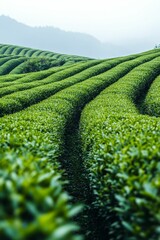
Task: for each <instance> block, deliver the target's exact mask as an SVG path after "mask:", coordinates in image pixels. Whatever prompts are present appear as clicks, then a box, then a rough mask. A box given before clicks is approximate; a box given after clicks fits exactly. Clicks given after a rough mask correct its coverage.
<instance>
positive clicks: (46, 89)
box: [0, 57, 141, 116]
mask: <svg viewBox="0 0 160 240" xmlns="http://www.w3.org/2000/svg"><path fill="white" fill-rule="evenodd" d="M130 58H131V59H132V57H124V58H122V59H121V60H120V59H118V60H112V61H109V62H108V61H107V62H106V64H100V63H101V62H103V61H100V60H93V61H89V62H88V63H83V64H79V65H78V66H75V67H73V69H74V71H73V69H72V68H69V69H67V70H66V71H63V72H60V73H57V74H58V75H57V74H55V75H53V76H54V77H53V80H52V81H58V80H60V77H62V78H61V79H63V78H65V79H64V80H61V81H60V82H53V83H50V84H47V85H46V86H43V85H42V86H39V87H35V88H33V89H29V90H24V91H20V92H15V93H12V94H10V95H6V96H4V97H3V98H1V99H0V115H1V116H3V115H4V114H10V113H13V112H16V111H20V110H22V109H23V108H26V107H28V106H30V105H32V104H35V103H37V102H39V101H42V100H44V99H46V98H48V97H50V96H51V95H53V94H55V93H56V92H58V91H60V90H62V89H64V88H66V87H69V86H71V85H73V84H76V83H78V82H80V81H84V80H85V79H87V78H89V77H92V76H94V75H97V74H98V72H99V73H101V72H104V71H105V70H107V69H110V68H112V66H113V67H114V66H115V65H116V64H118V63H119V62H124V61H126V60H127V59H130ZM133 61H135V60H133ZM137 61H138V60H137ZM140 63H141V61H138V62H136V63H135V62H133V64H130V61H128V62H126V63H121V64H119V65H118V66H117V67H114V68H113V69H111V70H108V71H107V72H105V73H102V74H99V75H98V76H96V77H93V79H94V78H95V79H97V78H98V80H99V81H100V80H102V81H106V78H107V76H108V75H109V77H110V78H111V79H109V82H112V83H113V82H115V81H116V80H117V79H118V78H119V77H121V76H122V75H124V74H126V73H127V72H128V71H130V70H131V69H132V68H133V67H134V66H135V64H136V65H137V64H140ZM124 64H125V65H124ZM128 64H129V66H128ZM93 65H94V67H93ZM96 65H98V66H96ZM121 65H122V66H123V67H122V66H121ZM132 65H133V66H132ZM89 66H90V67H91V66H92V68H89ZM99 66H100V67H99ZM71 69H72V70H71ZM80 69H81V71H82V69H86V71H83V72H81V73H79V74H77V75H74V76H72V77H69V76H70V75H73V73H76V72H79V71H80ZM115 71H117V72H116V76H115ZM64 72H65V73H64ZM111 76H112V77H111ZM67 77H68V78H67ZM49 78H50V77H49ZM66 78H67V79H66ZM107 81H108V80H107ZM33 84H34V83H33ZM37 84H39V82H38V83H37ZM26 86H27V85H26ZM19 87H20V88H21V86H19ZM22 87H24V88H25V85H23V86H22ZM13 88H14V86H13ZM14 90H15V89H14ZM7 91H8V92H5V89H4V92H5V93H6V94H7V93H9V92H10V91H11V88H10V89H7ZM5 93H4V94H5ZM1 94H3V89H2V88H1Z"/></svg>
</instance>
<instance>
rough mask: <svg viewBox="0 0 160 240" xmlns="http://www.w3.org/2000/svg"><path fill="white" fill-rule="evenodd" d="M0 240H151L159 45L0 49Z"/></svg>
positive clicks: (158, 200)
mask: <svg viewBox="0 0 160 240" xmlns="http://www.w3.org/2000/svg"><path fill="white" fill-rule="evenodd" d="M0 136H1V137H0V239H2V240H82V239H86V240H108V239H109V240H160V49H154V50H151V51H148V52H144V53H140V54H133V55H130V56H125V57H118V58H112V59H104V60H96V59H89V58H85V57H79V56H70V55H62V54H56V53H52V52H48V51H41V50H36V49H30V48H24V47H18V46H11V45H4V44H1V45H0Z"/></svg>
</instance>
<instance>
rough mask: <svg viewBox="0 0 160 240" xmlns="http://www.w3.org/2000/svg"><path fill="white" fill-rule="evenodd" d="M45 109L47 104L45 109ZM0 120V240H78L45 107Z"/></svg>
mask: <svg viewBox="0 0 160 240" xmlns="http://www.w3.org/2000/svg"><path fill="white" fill-rule="evenodd" d="M47 106H48V105H47ZM47 106H46V108H44V109H41V111H39V110H38V108H37V111H36V107H35V108H34V109H33V108H31V109H27V110H26V111H23V112H19V113H17V114H13V115H10V116H6V117H3V118H1V119H0V135H1V139H0V158H1V161H0V219H1V223H0V238H1V239H7V240H8V239H10V240H15V239H16V240H18V239H19V240H21V239H23V240H28V239H46V240H53V239H54V240H68V239H71V240H80V239H82V238H81V237H80V236H78V235H77V234H76V232H77V230H78V227H77V225H75V223H74V222H73V217H74V216H75V215H76V214H77V213H78V212H79V210H80V206H73V205H72V204H71V201H70V197H69V196H68V194H67V193H66V192H65V191H64V183H65V182H64V180H63V179H62V171H61V170H60V164H59V163H58V162H57V155H56V152H57V148H58V144H56V142H54V143H53V129H54V126H53V121H52V118H53V117H56V115H55V113H54V115H53V113H52V112H51V111H50V107H49V106H48V107H47Z"/></svg>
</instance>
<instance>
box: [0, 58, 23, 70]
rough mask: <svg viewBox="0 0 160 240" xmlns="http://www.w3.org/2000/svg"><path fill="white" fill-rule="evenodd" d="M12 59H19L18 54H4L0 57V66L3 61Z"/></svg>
mask: <svg viewBox="0 0 160 240" xmlns="http://www.w3.org/2000/svg"><path fill="white" fill-rule="evenodd" d="M12 59H19V56H4V57H3V58H0V68H1V67H2V66H3V64H4V63H6V62H7V61H10V60H12Z"/></svg>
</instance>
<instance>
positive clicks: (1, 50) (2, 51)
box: [0, 45, 8, 54]
mask: <svg viewBox="0 0 160 240" xmlns="http://www.w3.org/2000/svg"><path fill="white" fill-rule="evenodd" d="M7 48H8V46H7V45H2V46H1V47H0V54H4V53H5V51H6V50H7Z"/></svg>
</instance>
